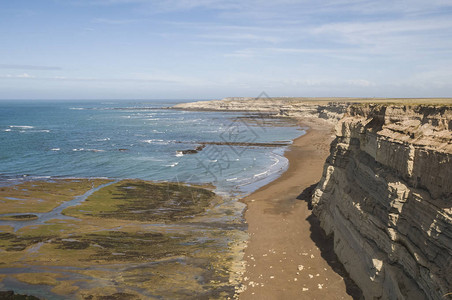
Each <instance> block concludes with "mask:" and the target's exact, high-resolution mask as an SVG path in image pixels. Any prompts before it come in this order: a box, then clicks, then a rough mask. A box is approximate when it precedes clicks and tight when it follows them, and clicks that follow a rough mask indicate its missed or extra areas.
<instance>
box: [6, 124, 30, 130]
mask: <svg viewBox="0 0 452 300" xmlns="http://www.w3.org/2000/svg"><path fill="white" fill-rule="evenodd" d="M9 128H20V129H32V128H34V127H33V126H26V125H10V126H9Z"/></svg>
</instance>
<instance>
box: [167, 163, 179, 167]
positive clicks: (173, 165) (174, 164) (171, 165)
mask: <svg viewBox="0 0 452 300" xmlns="http://www.w3.org/2000/svg"><path fill="white" fill-rule="evenodd" d="M178 164H179V162H175V163H172V164H169V165H165V167H171V168H173V167H175V166H177V165H178Z"/></svg>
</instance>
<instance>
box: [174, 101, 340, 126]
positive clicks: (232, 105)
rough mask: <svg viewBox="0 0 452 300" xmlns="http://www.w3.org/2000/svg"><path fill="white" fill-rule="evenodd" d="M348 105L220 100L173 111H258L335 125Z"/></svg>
mask: <svg viewBox="0 0 452 300" xmlns="http://www.w3.org/2000/svg"><path fill="white" fill-rule="evenodd" d="M348 106H349V103H345V102H332V101H325V100H322V101H316V102H315V101H307V100H295V99H291V98H258V99H256V98H241V97H236V98H225V99H222V100H211V101H198V102H191V103H181V104H177V105H175V106H174V107H173V108H175V109H185V110H222V111H251V112H253V111H256V112H257V111H258V112H264V113H271V114H274V115H276V116H280V117H294V118H300V119H302V118H316V119H318V118H320V119H323V120H324V121H327V122H330V123H336V122H337V121H338V120H339V119H341V118H342V116H343V115H344V113H345V111H346V109H347V107H348Z"/></svg>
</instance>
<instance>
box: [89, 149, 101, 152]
mask: <svg viewBox="0 0 452 300" xmlns="http://www.w3.org/2000/svg"><path fill="white" fill-rule="evenodd" d="M86 151H91V152H105V150H99V149H86Z"/></svg>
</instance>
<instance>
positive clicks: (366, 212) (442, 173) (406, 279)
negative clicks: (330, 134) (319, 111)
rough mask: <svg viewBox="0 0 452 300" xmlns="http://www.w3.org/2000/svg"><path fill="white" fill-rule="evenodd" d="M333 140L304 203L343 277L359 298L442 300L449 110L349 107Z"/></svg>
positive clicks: (450, 234) (447, 285) (447, 261)
mask: <svg viewBox="0 0 452 300" xmlns="http://www.w3.org/2000/svg"><path fill="white" fill-rule="evenodd" d="M335 131H336V138H335V140H334V141H333V143H332V144H331V151H330V156H329V157H328V159H327V161H326V163H325V166H324V171H323V176H322V178H321V181H320V182H319V184H318V186H317V189H316V190H315V193H314V195H313V198H312V204H313V207H314V214H315V215H317V216H318V217H319V219H320V222H321V226H322V227H323V228H324V229H325V231H326V232H327V234H333V235H334V248H335V252H336V254H337V256H338V257H339V259H340V260H341V262H342V263H343V264H344V266H345V268H346V269H347V271H348V272H349V273H350V276H351V277H352V279H353V280H354V281H355V282H356V283H357V284H358V286H359V287H360V288H361V289H362V291H363V293H364V296H365V298H366V299H438V300H439V299H446V298H447V297H448V296H445V295H446V294H448V293H450V292H452V107H451V106H448V105H437V106H434V105H412V106H406V105H364V104H362V105H352V106H350V107H349V108H348V111H347V113H346V114H345V116H344V118H343V119H342V120H341V121H339V123H338V124H337V125H336V130H335ZM449 297H450V296H449Z"/></svg>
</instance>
